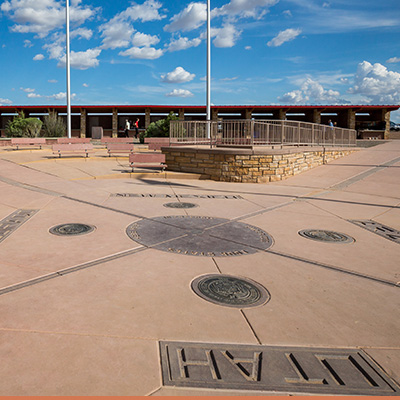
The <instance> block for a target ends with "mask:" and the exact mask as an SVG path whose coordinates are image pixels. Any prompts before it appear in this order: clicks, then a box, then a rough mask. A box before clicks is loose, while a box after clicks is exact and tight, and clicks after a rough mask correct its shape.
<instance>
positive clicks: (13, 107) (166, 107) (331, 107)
mask: <svg viewBox="0 0 400 400" xmlns="http://www.w3.org/2000/svg"><path fill="white" fill-rule="evenodd" d="M66 107H67V106H66V105H6V106H4V105H3V106H0V111H1V110H16V109H27V110H29V109H43V110H48V109H65V108H66ZM71 108H72V109H73V110H79V109H81V108H84V109H87V110H90V109H108V110H112V109H113V108H118V109H119V110H123V109H133V108H136V109H146V108H150V109H152V110H157V109H162V110H177V109H187V110H190V109H201V110H206V106H205V105H198V106H195V105H134V104H132V105H72V106H71ZM211 108H212V109H219V110H224V109H241V110H245V109H252V110H257V109H259V110H265V109H290V110H293V109H303V110H304V109H310V110H312V109H321V110H334V109H358V108H362V109H388V110H391V111H394V110H398V109H399V108H400V104H399V105H393V104H391V105H365V104H364V105H363V104H360V105H355V104H352V105H336V106H335V105H231V106H229V105H214V106H211Z"/></svg>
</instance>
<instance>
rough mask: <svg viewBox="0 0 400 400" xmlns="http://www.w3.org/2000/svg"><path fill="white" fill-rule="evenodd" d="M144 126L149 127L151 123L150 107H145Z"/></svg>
mask: <svg viewBox="0 0 400 400" xmlns="http://www.w3.org/2000/svg"><path fill="white" fill-rule="evenodd" d="M144 112H145V117H144V127H145V128H146V129H147V128H148V127H149V125H150V123H151V115H150V108H146V109H145V111H144Z"/></svg>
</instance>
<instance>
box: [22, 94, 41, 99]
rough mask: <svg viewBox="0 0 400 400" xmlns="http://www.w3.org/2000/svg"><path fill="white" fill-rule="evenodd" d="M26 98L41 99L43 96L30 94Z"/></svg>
mask: <svg viewBox="0 0 400 400" xmlns="http://www.w3.org/2000/svg"><path fill="white" fill-rule="evenodd" d="M26 97H28V98H29V99H39V98H41V97H43V96H41V95H40V94H37V93H28V94H27V95H26Z"/></svg>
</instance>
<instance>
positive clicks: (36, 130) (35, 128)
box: [24, 118, 43, 137]
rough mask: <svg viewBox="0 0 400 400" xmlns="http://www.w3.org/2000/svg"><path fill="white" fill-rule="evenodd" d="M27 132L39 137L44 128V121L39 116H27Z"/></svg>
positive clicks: (25, 134) (29, 135) (26, 134)
mask: <svg viewBox="0 0 400 400" xmlns="http://www.w3.org/2000/svg"><path fill="white" fill-rule="evenodd" d="M24 123H25V133H24V136H27V137H38V136H39V135H40V131H41V129H42V125H43V122H42V121H41V120H40V119H38V118H25V121H24Z"/></svg>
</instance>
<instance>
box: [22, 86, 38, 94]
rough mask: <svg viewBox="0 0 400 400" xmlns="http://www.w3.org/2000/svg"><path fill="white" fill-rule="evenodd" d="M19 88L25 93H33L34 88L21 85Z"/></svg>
mask: <svg viewBox="0 0 400 400" xmlns="http://www.w3.org/2000/svg"><path fill="white" fill-rule="evenodd" d="M20 89H21V90H22V91H23V92H26V93H33V92H34V91H35V89H32V88H23V87H21V88H20Z"/></svg>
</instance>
